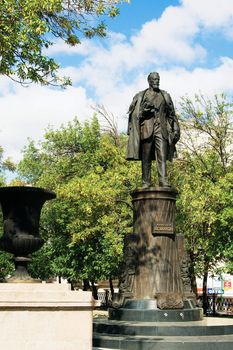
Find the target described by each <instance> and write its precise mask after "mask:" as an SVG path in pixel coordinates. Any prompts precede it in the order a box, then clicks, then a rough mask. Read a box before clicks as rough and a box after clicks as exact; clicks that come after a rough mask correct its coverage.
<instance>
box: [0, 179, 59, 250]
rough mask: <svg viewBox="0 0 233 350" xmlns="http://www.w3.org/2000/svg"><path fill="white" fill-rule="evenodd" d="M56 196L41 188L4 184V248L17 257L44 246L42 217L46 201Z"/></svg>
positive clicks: (0, 201) (1, 190) (1, 189)
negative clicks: (41, 228)
mask: <svg viewBox="0 0 233 350" xmlns="http://www.w3.org/2000/svg"><path fill="white" fill-rule="evenodd" d="M55 197H56V194H55V193H54V192H51V191H48V190H45V189H43V188H39V187H29V186H9V187H0V204H1V207H2V213H3V227H4V233H3V236H2V237H1V239H0V248H1V249H3V250H5V251H7V252H10V253H13V254H14V255H15V256H27V255H28V254H30V253H32V252H34V251H36V250H38V249H39V248H40V247H41V246H42V245H43V240H42V239H41V238H40V237H39V220H40V212H41V209H42V206H43V204H44V202H45V201H46V200H50V199H53V198H55Z"/></svg>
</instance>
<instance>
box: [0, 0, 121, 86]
mask: <svg viewBox="0 0 233 350" xmlns="http://www.w3.org/2000/svg"><path fill="white" fill-rule="evenodd" d="M125 1H126V0H125ZM119 2H121V0H50V1H47V0H2V1H1V2H0V17H1V21H0V74H3V75H7V76H8V77H10V78H12V79H14V80H17V81H19V82H20V83H29V82H36V83H40V84H44V85H47V84H61V85H64V86H65V85H67V84H70V83H71V82H70V80H69V79H68V78H59V77H58V75H57V70H58V67H59V66H58V64H57V63H56V62H55V61H54V59H53V58H50V57H48V56H47V55H46V49H47V48H48V47H49V46H51V45H52V43H53V40H54V38H60V39H62V40H64V41H65V42H66V43H67V44H68V45H71V46H74V45H76V44H79V43H80V41H81V39H82V38H83V37H87V38H92V37H93V36H95V35H98V36H104V35H105V34H106V25H105V24H104V22H103V21H96V18H101V17H103V16H110V17H115V16H116V15H118V13H119V11H118V8H117V6H116V5H117V3H119Z"/></svg>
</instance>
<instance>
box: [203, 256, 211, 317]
mask: <svg viewBox="0 0 233 350" xmlns="http://www.w3.org/2000/svg"><path fill="white" fill-rule="evenodd" d="M208 271H209V259H208V258H207V256H204V273H203V287H202V290H203V294H202V307H203V312H204V314H205V315H206V313H207V310H208V294H207V279H208Z"/></svg>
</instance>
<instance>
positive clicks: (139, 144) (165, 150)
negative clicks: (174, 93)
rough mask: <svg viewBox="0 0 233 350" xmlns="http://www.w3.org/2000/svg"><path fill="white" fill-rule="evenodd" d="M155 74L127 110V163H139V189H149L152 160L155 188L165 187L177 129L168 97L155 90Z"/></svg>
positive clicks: (157, 78) (149, 78)
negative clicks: (156, 183) (140, 170)
mask: <svg viewBox="0 0 233 350" xmlns="http://www.w3.org/2000/svg"><path fill="white" fill-rule="evenodd" d="M159 81H160V78H159V74H158V73H157V72H152V73H150V74H149V75H148V83H149V88H148V89H146V90H143V91H140V92H139V93H137V94H136V95H135V96H134V98H133V101H132V103H131V105H130V107H129V111H128V114H129V125H128V135H129V139H128V150H127V159H128V160H141V161H142V187H143V188H146V187H149V186H151V161H152V160H156V164H157V172H158V180H159V186H161V187H169V186H170V185H169V183H168V178H167V166H166V161H167V160H170V161H171V160H172V159H173V157H174V153H175V150H176V149H175V145H176V143H177V141H178V140H179V138H180V127H179V123H178V120H177V117H176V115H175V110H174V106H173V102H172V99H171V97H170V95H169V94H168V93H167V92H166V91H164V90H160V88H159Z"/></svg>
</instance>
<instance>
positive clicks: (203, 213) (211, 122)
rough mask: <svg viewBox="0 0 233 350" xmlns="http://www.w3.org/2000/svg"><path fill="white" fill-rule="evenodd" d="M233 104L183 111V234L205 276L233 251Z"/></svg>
mask: <svg viewBox="0 0 233 350" xmlns="http://www.w3.org/2000/svg"><path fill="white" fill-rule="evenodd" d="M232 106H233V104H232V102H229V100H228V99H227V97H226V96H224V95H220V96H215V98H214V100H208V99H207V100H206V99H205V98H204V97H203V96H196V99H195V101H194V102H193V101H191V100H190V99H188V98H184V99H183V102H182V109H181V115H180V119H181V124H182V126H183V127H182V129H183V135H182V139H181V150H180V152H181V157H180V160H179V161H178V162H176V164H175V168H174V175H175V179H176V180H175V181H176V184H177V187H178V191H179V198H178V201H177V206H178V223H177V224H178V225H177V226H178V230H179V231H180V232H182V233H184V234H185V237H186V242H187V249H188V252H189V254H190V257H191V261H192V264H193V268H194V270H195V271H196V273H197V274H200V275H201V276H204V286H203V290H206V282H207V276H208V273H209V272H211V271H214V269H215V268H216V267H217V265H218V263H219V262H220V261H224V260H225V261H226V255H227V252H229V251H231V250H232V237H233V225H232V223H233V209H232V208H233V194H232V178H233V163H232V161H233V149H232V144H233V129H232V115H233V110H232Z"/></svg>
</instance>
